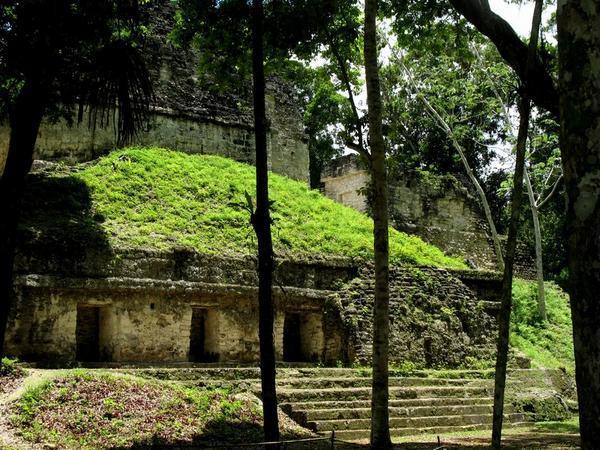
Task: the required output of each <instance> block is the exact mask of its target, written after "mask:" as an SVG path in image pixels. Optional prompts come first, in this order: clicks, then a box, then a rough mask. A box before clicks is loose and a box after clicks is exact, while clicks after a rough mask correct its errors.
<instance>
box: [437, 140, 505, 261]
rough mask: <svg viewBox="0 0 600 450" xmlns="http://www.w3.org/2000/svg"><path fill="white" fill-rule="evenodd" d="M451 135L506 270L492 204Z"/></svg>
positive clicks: (499, 259)
mask: <svg viewBox="0 0 600 450" xmlns="http://www.w3.org/2000/svg"><path fill="white" fill-rule="evenodd" d="M448 130H450V129H449V128H448ZM449 137H450V138H451V140H452V144H453V145H454V148H455V149H456V151H457V152H458V154H459V156H460V160H461V161H462V163H463V166H464V167H465V171H466V172H467V175H468V176H469V179H470V180H471V183H473V185H474V186H475V190H476V191H477V195H478V196H479V201H480V202H481V206H482V207H483V212H484V214H485V218H486V220H487V223H488V226H489V227H490V234H491V237H492V243H493V244H494V252H495V254H496V259H497V260H498V268H499V269H500V270H501V271H503V270H504V256H503V255H502V245H501V244H500V236H498V231H497V230H496V224H495V223H494V217H493V216H492V210H491V208H490V204H489V202H488V200H487V197H486V195H485V191H484V190H483V188H482V187H481V184H480V183H479V180H478V179H477V177H476V176H475V174H474V173H473V169H471V165H470V164H469V161H468V160H467V157H466V156H465V152H464V151H463V149H462V147H461V145H460V144H459V143H458V141H457V140H456V139H455V138H454V137H453V136H452V135H451V132H450V134H449Z"/></svg>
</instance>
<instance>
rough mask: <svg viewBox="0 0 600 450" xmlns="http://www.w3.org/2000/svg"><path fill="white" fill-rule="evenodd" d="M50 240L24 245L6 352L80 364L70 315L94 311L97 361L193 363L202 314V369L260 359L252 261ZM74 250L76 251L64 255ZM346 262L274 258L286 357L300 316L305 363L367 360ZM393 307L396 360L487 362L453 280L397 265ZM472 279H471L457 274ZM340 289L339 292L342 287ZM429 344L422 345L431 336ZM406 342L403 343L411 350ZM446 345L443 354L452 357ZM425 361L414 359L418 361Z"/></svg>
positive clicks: (358, 265)
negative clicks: (290, 323)
mask: <svg viewBox="0 0 600 450" xmlns="http://www.w3.org/2000/svg"><path fill="white" fill-rule="evenodd" d="M57 244H58V245H56V247H55V246H54V244H53V243H52V242H48V241H47V240H41V241H35V240H33V241H31V242H29V243H24V242H21V246H20V251H19V254H18V258H17V265H16V269H17V274H16V297H15V302H14V308H13V310H12V312H11V317H10V320H9V326H8V330H7V334H6V342H7V344H6V345H7V351H8V353H9V354H11V355H15V356H18V357H20V358H21V359H25V360H40V359H45V360H47V359H50V360H54V361H72V360H75V359H76V358H77V356H78V355H77V333H76V329H77V317H78V315H77V314H78V313H77V311H78V308H82V307H87V308H89V307H96V308H99V316H100V326H99V330H97V334H98V335H99V342H98V347H99V353H100V355H101V358H102V359H104V360H106V361H117V362H118V361H138V362H141V361H146V362H147V361H165V362H185V361H190V360H194V359H193V358H192V357H191V355H190V349H191V347H190V345H191V336H190V333H191V330H193V329H197V326H195V325H193V324H192V320H193V319H192V318H193V311H194V309H198V308H201V309H203V310H205V312H206V314H205V317H206V321H207V322H206V323H205V324H204V325H203V326H205V328H206V329H207V330H208V331H207V332H206V335H205V336H204V338H203V339H204V341H205V342H204V345H205V347H204V348H205V352H206V353H207V355H208V356H210V359H209V360H207V361H206V362H209V361H210V362H212V361H219V362H255V361H257V360H258V359H259V344H258V303H257V275H256V262H255V260H254V259H253V258H243V257H220V256H211V255H201V254H197V253H194V252H192V251H189V250H187V249H183V248H181V249H177V250H175V251H172V252H158V251H145V250H141V249H140V250H116V249H113V250H111V251H107V250H106V249H104V250H102V249H99V248H94V246H88V247H86V248H80V249H75V250H74V251H70V250H66V251H64V252H62V253H61V252H57V251H56V250H57V249H59V248H64V246H63V245H62V244H60V243H57ZM71 250H73V249H72V248H71ZM364 264H365V263H364V262H361V261H354V260H351V259H346V258H339V259H328V260H323V259H315V260H298V261H293V260H282V261H278V264H277V269H276V273H275V279H276V282H275V285H274V298H275V310H276V315H275V341H276V350H277V356H278V359H280V360H283V359H284V356H285V351H284V345H285V339H284V331H285V323H286V320H287V318H288V317H289V316H295V317H296V318H297V320H298V329H297V332H298V333H299V338H298V343H297V345H298V348H297V349H296V350H297V354H298V355H300V359H301V360H302V361H304V362H317V361H321V362H324V363H327V364H338V363H339V362H344V363H348V364H350V363H353V362H360V363H364V362H365V361H367V360H368V351H369V345H370V322H371V312H370V309H369V308H370V307H371V306H370V303H369V302H371V301H372V300H371V297H370V296H372V289H371V288H370V287H369V283H371V281H370V280H371V279H372V274H371V273H370V272H369V270H368V268H367V269H365V268H364V267H366V266H364ZM393 274H394V276H393V283H392V293H393V295H392V310H393V324H394V325H393V326H394V327H395V328H394V329H395V330H396V332H395V334H394V335H393V339H392V343H393V349H394V355H395V356H394V358H396V360H407V361H411V360H414V361H417V362H420V363H423V364H425V365H429V366H436V367H438V366H440V367H441V366H448V367H452V366H455V365H457V364H458V361H464V360H465V358H467V357H469V356H471V357H473V358H483V357H484V356H485V355H486V351H487V350H486V348H487V347H486V345H487V342H488V341H487V340H486V339H487V338H486V334H485V333H486V332H487V333H489V332H490V331H491V330H493V322H494V317H493V315H494V313H493V312H492V314H488V312H487V310H486V308H485V306H482V305H485V304H486V303H489V301H487V302H486V301H479V299H478V298H477V297H476V295H475V292H474V291H473V290H471V289H469V288H468V287H467V285H466V284H463V283H462V282H461V281H460V280H459V278H458V277H456V276H454V275H453V274H451V273H449V272H446V271H443V270H437V269H431V268H421V269H417V268H407V267H404V268H396V269H394V272H393ZM469 274H470V276H471V278H472V279H474V280H476V279H478V278H482V277H481V276H480V275H478V274H477V273H471V272H464V273H461V274H459V276H461V277H463V278H465V279H467V278H468V276H469ZM341 286H345V287H341ZM428 336H429V337H428ZM407 346H408V347H407ZM447 349H451V351H450V352H448V351H447ZM419 358H421V359H419Z"/></svg>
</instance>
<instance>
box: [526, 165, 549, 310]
mask: <svg viewBox="0 0 600 450" xmlns="http://www.w3.org/2000/svg"><path fill="white" fill-rule="evenodd" d="M525 184H526V186H527V195H528V197H529V206H530V208H531V217H532V220H533V234H534V236H535V274H536V277H537V284H538V291H537V303H538V314H539V316H540V319H542V320H544V321H545V320H548V316H547V314H546V294H545V289H544V259H543V258H544V257H543V254H542V230H541V228H540V214H539V209H538V206H537V205H536V202H535V195H534V193H533V186H532V185H531V179H530V178H529V173H527V170H525Z"/></svg>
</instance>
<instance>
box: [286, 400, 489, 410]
mask: <svg viewBox="0 0 600 450" xmlns="http://www.w3.org/2000/svg"><path fill="white" fill-rule="evenodd" d="M493 401H494V399H493V398H492V397H471V398H460V397H448V398H446V397H435V398H409V399H403V400H390V401H389V406H390V407H398V408H401V407H410V406H437V405H441V406H452V405H481V404H490V403H493ZM279 406H280V407H281V408H282V409H283V410H284V411H291V410H293V409H300V410H305V411H307V410H311V409H344V408H370V407H371V401H370V400H347V401H336V400H332V401H313V402H310V401H309V402H294V403H281V404H280V405H279Z"/></svg>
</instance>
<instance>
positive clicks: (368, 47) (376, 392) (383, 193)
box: [364, 0, 391, 449]
mask: <svg viewBox="0 0 600 450" xmlns="http://www.w3.org/2000/svg"><path fill="white" fill-rule="evenodd" d="M377 9H378V1H377V0H366V1H365V44H364V52H365V74H366V82H367V105H368V108H369V144H370V148H371V180H372V184H373V222H374V229H373V238H374V253H375V305H374V310H373V388H372V389H373V393H372V400H371V448H374V449H384V448H390V447H391V439H390V424H389V411H388V401H389V389H388V384H389V379H388V358H389V356H388V352H389V335H390V322H389V297H390V294H389V235H388V233H389V228H388V221H389V219H388V185H387V171H386V163H385V144H384V141H383V130H382V109H383V108H382V102H381V88H380V82H379V66H378V63H377Z"/></svg>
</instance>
